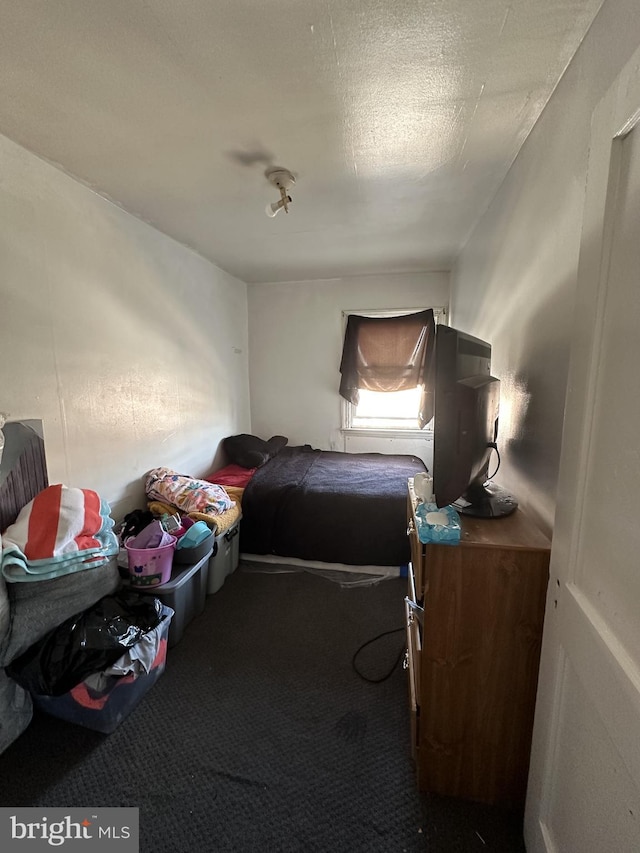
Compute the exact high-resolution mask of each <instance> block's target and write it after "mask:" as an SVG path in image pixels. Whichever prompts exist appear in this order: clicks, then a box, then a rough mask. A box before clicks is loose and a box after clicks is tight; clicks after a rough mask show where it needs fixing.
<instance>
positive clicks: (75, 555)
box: [2, 484, 119, 582]
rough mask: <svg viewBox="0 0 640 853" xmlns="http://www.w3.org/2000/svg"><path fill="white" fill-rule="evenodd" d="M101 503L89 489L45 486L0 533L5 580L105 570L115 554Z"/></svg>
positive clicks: (104, 505)
mask: <svg viewBox="0 0 640 853" xmlns="http://www.w3.org/2000/svg"><path fill="white" fill-rule="evenodd" d="M110 511H111V509H110V507H109V504H108V503H107V502H106V501H103V500H101V499H100V497H99V495H98V494H97V493H96V492H94V491H92V490H91V489H76V488H70V487H68V486H63V485H61V484H58V485H55V486H48V487H47V488H46V489H44V490H43V491H41V492H40V493H39V494H37V495H36V496H35V498H34V499H33V500H32V501H29V503H28V504H27V505H26V506H24V507H23V508H22V509H21V510H20V513H19V515H18V518H17V519H16V521H15V522H14V524H12V525H11V526H10V527H8V528H7V529H6V530H5V531H4V533H3V534H2V574H3V576H4V578H5V579H6V580H7V581H10V582H20V581H39V580H50V579H52V578H57V577H61V576H62V575H66V574H70V573H72V572H80V571H83V570H85V569H93V568H97V567H98V566H102V565H104V563H106V562H107V560H108V559H109V558H110V557H112V556H114V555H115V554H117V553H118V549H119V544H118V539H117V537H116V535H115V534H114V533H113V526H114V522H113V519H112V518H111V517H110V515H109V513H110Z"/></svg>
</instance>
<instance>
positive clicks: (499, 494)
mask: <svg viewBox="0 0 640 853" xmlns="http://www.w3.org/2000/svg"><path fill="white" fill-rule="evenodd" d="M453 507H454V508H455V509H457V511H458V512H459V513H460V514H461V515H470V516H473V517H474V518H504V517H505V516H506V515H511V513H512V512H514V511H515V510H516V509H517V508H518V501H517V500H516V499H515V498H514V496H513V495H512V494H510V493H509V492H508V491H507V490H506V489H503V488H502V486H499V485H498V484H497V483H491V482H489V481H487V482H486V483H485V484H484V485H483V486H472V487H471V488H469V489H467V491H466V492H465V493H464V495H462V497H460V498H458V500H457V501H455V502H454V504H453Z"/></svg>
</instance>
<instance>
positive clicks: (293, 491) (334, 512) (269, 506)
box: [240, 445, 425, 566]
mask: <svg viewBox="0 0 640 853" xmlns="http://www.w3.org/2000/svg"><path fill="white" fill-rule="evenodd" d="M424 470H425V466H424V463H423V462H422V460H421V459H418V458H417V457H415V456H391V455H387V454H382V453H338V452H333V451H325V450H314V449H312V448H311V447H309V446H307V445H305V446H303V447H285V448H283V449H282V450H281V451H280V452H279V453H278V455H277V456H275V457H274V458H273V459H271V460H270V461H269V462H267V463H266V465H264V466H263V467H262V468H259V469H258V470H257V471H256V473H255V474H254V476H253V477H252V479H251V481H250V482H249V484H248V486H247V488H246V489H245V492H244V495H243V498H242V524H241V526H240V548H241V550H242V551H243V553H249V554H272V555H277V556H280V557H298V558H300V559H303V560H320V561H322V562H328V563H347V564H351V565H356V566H363V565H378V566H398V565H404V564H406V563H407V562H408V561H409V544H408V539H407V533H406V528H407V521H406V505H407V479H408V478H409V477H412V476H413V475H414V474H415V473H417V472H418V471H424Z"/></svg>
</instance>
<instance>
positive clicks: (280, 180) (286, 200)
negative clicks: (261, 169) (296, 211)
mask: <svg viewBox="0 0 640 853" xmlns="http://www.w3.org/2000/svg"><path fill="white" fill-rule="evenodd" d="M265 175H266V178H267V180H268V181H269V183H270V184H273V186H274V187H276V188H277V189H279V190H280V201H274V202H273V204H268V205H267V208H266V211H265V212H266V214H267V216H271V217H274V216H276V215H277V213H278V211H280V210H284V212H285V213H289V205H290V204H291V196H290V195H289V192H288V190H289V189H291V187H292V186H293V185H294V184H295V182H296V179H295V178H294V177H293V175H292V174H291V172H290V171H289V170H288V169H269V171H267V172H265Z"/></svg>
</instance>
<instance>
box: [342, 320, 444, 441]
mask: <svg viewBox="0 0 640 853" xmlns="http://www.w3.org/2000/svg"><path fill="white" fill-rule="evenodd" d="M427 307H431V306H427ZM425 310H426V308H424V307H422V308H398V309H393V308H370V309H367V310H358V309H356V308H352V309H349V310H348V311H343V312H342V340H343V341H344V336H345V332H346V328H347V321H348V319H349V316H350V315H351V314H358V315H359V316H361V317H401V316H404V315H405V314H417V313H418V312H419V311H425ZM432 310H433V317H434V320H435V323H436V326H438V325H445V326H446V325H447V309H446V307H444V306H438V307H433V308H432ZM355 411H356V407H355V406H354V405H353V403H350V402H349V401H348V400H345V399H344V398H343V397H341V398H340V423H341V426H340V432H341V433H342V434H343V435H352V436H380V437H384V438H424V436H425V435H432V434H433V427H432V425H431V423H430V424H428V425H427V426H425V427H424V428H423V429H409V428H407V429H402V428H401V427H394V428H385V427H369V428H367V427H363V426H354V425H353V418H354V415H355Z"/></svg>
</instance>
